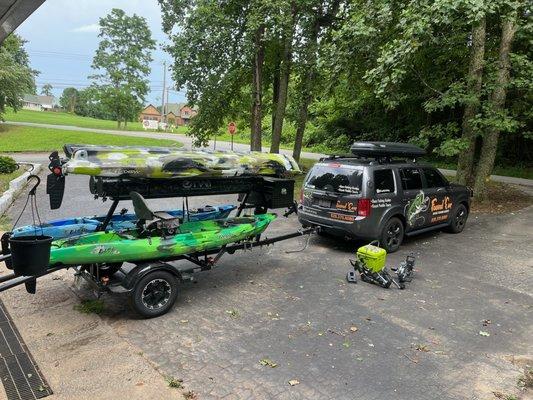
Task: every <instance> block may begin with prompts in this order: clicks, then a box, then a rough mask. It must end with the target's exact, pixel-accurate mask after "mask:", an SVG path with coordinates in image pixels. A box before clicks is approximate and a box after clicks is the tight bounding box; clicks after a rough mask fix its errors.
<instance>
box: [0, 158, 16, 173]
mask: <svg viewBox="0 0 533 400" xmlns="http://www.w3.org/2000/svg"><path fill="white" fill-rule="evenodd" d="M17 169H18V165H17V163H16V162H15V160H13V159H12V158H11V157H6V156H0V174H10V173H12V172H15V171H16V170H17Z"/></svg>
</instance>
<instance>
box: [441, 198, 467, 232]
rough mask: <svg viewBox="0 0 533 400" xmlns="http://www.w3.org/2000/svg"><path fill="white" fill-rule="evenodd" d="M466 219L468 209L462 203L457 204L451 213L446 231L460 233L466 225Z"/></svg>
mask: <svg viewBox="0 0 533 400" xmlns="http://www.w3.org/2000/svg"><path fill="white" fill-rule="evenodd" d="M467 219H468V209H467V208H466V207H465V205H464V204H459V206H458V207H457V209H456V210H455V212H454V213H453V215H452V219H451V221H450V225H448V226H447V227H446V229H445V230H446V232H450V233H461V232H462V231H463V229H464V228H465V225H466V220H467Z"/></svg>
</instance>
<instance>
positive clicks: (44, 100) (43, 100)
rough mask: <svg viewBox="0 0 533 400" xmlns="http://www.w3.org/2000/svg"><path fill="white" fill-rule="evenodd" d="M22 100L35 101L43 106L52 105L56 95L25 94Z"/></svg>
mask: <svg viewBox="0 0 533 400" xmlns="http://www.w3.org/2000/svg"><path fill="white" fill-rule="evenodd" d="M22 101H25V102H27V103H35V104H40V105H43V106H52V105H53V104H54V96H39V95H35V94H25V95H24V97H23V98H22Z"/></svg>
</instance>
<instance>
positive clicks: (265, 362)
mask: <svg viewBox="0 0 533 400" xmlns="http://www.w3.org/2000/svg"><path fill="white" fill-rule="evenodd" d="M259 364H261V365H264V366H266V367H270V368H276V367H277V366H278V364H276V363H275V362H274V361H272V360H269V359H268V358H263V359H262V360H261V361H259Z"/></svg>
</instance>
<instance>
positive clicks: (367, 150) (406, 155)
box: [320, 142, 426, 164]
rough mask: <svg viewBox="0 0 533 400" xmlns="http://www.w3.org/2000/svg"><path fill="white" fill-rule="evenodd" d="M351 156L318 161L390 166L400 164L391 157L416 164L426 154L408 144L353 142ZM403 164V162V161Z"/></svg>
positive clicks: (334, 155)
mask: <svg viewBox="0 0 533 400" xmlns="http://www.w3.org/2000/svg"><path fill="white" fill-rule="evenodd" d="M350 150H351V154H331V155H329V156H327V157H323V158H321V159H320V161H331V160H340V159H344V160H349V159H354V160H359V161H361V162H368V163H369V164H373V163H374V162H377V163H378V164H391V163H394V162H402V161H401V160H392V158H393V157H398V158H402V159H404V160H405V159H410V161H412V162H416V159H417V157H420V156H423V155H425V154H426V151H425V150H424V149H422V148H420V147H418V146H415V145H412V144H409V143H395V142H355V143H354V144H353V145H352V146H351V147H350ZM404 162H405V161H404Z"/></svg>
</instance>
